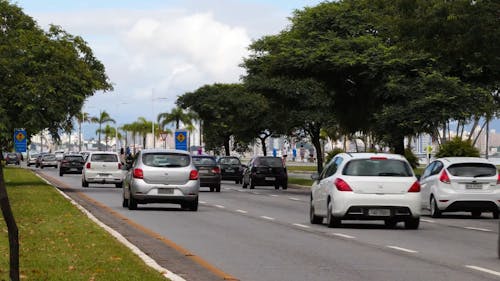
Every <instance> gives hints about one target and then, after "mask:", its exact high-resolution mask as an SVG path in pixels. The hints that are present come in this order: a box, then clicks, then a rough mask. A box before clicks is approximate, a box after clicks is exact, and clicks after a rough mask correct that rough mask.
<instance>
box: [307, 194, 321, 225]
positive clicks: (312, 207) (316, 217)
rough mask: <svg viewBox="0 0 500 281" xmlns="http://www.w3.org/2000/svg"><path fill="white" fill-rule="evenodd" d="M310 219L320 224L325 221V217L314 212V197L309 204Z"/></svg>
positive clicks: (313, 222) (312, 222)
mask: <svg viewBox="0 0 500 281" xmlns="http://www.w3.org/2000/svg"><path fill="white" fill-rule="evenodd" d="M309 221H310V222H311V224H320V223H322V222H323V217H320V216H316V214H315V212H314V205H313V203H312V198H311V202H310V204H309Z"/></svg>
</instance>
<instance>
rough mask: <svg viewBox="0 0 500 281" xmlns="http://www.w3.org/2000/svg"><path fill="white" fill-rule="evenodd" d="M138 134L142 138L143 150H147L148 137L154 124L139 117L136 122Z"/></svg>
mask: <svg viewBox="0 0 500 281" xmlns="http://www.w3.org/2000/svg"><path fill="white" fill-rule="evenodd" d="M134 123H136V125H135V126H136V128H137V131H138V133H139V134H140V135H141V136H142V148H146V137H147V135H148V134H149V133H150V132H151V127H152V126H153V122H151V121H148V120H146V118H144V117H139V118H138V119H137V121H136V122H134Z"/></svg>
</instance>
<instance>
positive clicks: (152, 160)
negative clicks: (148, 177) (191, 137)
mask: <svg viewBox="0 0 500 281" xmlns="http://www.w3.org/2000/svg"><path fill="white" fill-rule="evenodd" d="M142 163H143V164H144V165H146V166H151V167H186V166H188V165H189V155H187V154H181V153H145V154H143V155H142Z"/></svg>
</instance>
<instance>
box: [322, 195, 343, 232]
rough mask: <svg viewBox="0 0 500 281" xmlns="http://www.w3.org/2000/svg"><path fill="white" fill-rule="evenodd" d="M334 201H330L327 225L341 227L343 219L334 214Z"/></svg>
mask: <svg viewBox="0 0 500 281" xmlns="http://www.w3.org/2000/svg"><path fill="white" fill-rule="evenodd" d="M332 207H333V206H332V202H331V201H328V207H327V210H328V211H327V214H326V225H327V226H328V227H330V228H332V227H339V226H340V225H341V224H342V221H341V220H340V219H339V218H336V217H334V216H333V215H332Z"/></svg>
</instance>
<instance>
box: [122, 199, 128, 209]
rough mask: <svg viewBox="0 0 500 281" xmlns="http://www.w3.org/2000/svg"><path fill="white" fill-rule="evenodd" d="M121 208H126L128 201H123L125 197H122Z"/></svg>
mask: <svg viewBox="0 0 500 281" xmlns="http://www.w3.org/2000/svg"><path fill="white" fill-rule="evenodd" d="M122 207H123V208H127V207H128V199H125V197H123V201H122Z"/></svg>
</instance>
